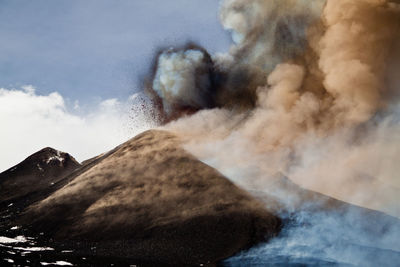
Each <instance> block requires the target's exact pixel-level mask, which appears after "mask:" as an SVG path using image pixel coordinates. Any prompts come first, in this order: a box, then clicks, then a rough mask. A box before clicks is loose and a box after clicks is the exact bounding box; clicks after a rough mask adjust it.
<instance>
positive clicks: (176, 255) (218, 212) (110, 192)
mask: <svg viewBox="0 0 400 267" xmlns="http://www.w3.org/2000/svg"><path fill="white" fill-rule="evenodd" d="M68 180H69V183H67V184H66V185H65V186H64V187H62V188H61V189H59V190H57V191H56V192H54V193H53V194H51V195H50V196H49V197H48V198H46V199H44V200H42V201H40V202H37V203H36V204H34V205H32V206H30V207H29V208H28V209H27V211H26V212H25V214H24V216H23V218H22V220H21V221H20V223H21V224H22V225H25V226H29V229H31V230H32V231H34V232H36V233H40V232H43V233H45V235H46V236H47V237H48V238H51V239H52V240H54V241H55V242H56V243H58V244H63V245H65V244H68V246H70V247H73V249H74V250H75V251H76V253H82V254H85V253H86V254H87V253H91V252H92V253H93V248H95V253H96V254H97V255H103V256H113V257H127V258H131V259H135V260H137V261H138V262H158V263H160V264H178V265H193V264H203V263H204V264H206V263H213V262H217V261H218V260H221V259H224V258H227V257H229V256H232V255H233V254H235V253H237V252H238V251H240V250H242V249H245V248H248V247H249V246H251V245H253V244H255V243H257V242H259V241H262V240H265V239H267V238H270V237H272V236H275V235H276V234H277V233H279V231H280V228H281V220H280V219H279V218H278V217H276V216H275V215H273V214H271V213H270V212H268V211H267V210H266V209H265V208H264V204H262V203H261V202H259V201H257V200H255V199H254V198H252V197H251V196H250V195H249V194H248V193H246V192H245V191H243V190H241V189H240V188H238V187H236V186H235V185H234V184H233V183H231V182H230V181H228V180H227V179H226V178H225V177H224V176H223V175H222V174H220V173H219V172H218V171H216V170H215V169H213V168H211V167H209V166H208V165H206V164H204V163H202V162H201V161H199V160H197V159H196V158H195V157H194V156H192V155H191V154H189V153H188V152H186V151H185V150H184V149H183V148H182V147H181V145H180V142H179V140H178V138H177V137H175V136H174V135H172V134H170V133H168V132H164V131H155V130H153V131H147V132H145V133H143V134H140V135H138V136H137V137H135V138H133V139H131V140H130V141H128V142H126V143H124V144H122V145H121V146H119V147H117V148H116V149H114V150H113V151H111V152H109V153H107V154H105V155H103V156H101V157H99V158H95V159H94V160H92V161H89V162H88V163H87V164H86V165H85V166H84V167H82V168H81V169H80V170H78V171H76V172H74V174H73V177H71V176H70V177H69V178H68ZM28 187H29V186H28Z"/></svg>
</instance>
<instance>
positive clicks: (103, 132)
mask: <svg viewBox="0 0 400 267" xmlns="http://www.w3.org/2000/svg"><path fill="white" fill-rule="evenodd" d="M218 8H219V1H218V0H190V1H187V0H169V1H165V0H146V1H142V0H131V1H129V0H113V1H111V0H108V1H106V0H86V1H78V0H55V1H54V0H36V1H29V0H12V1H11V0H0V40H1V42H0V51H1V52H0V124H1V125H2V128H3V130H2V131H1V132H0V149H1V151H2V152H1V154H0V171H3V170H5V169H7V168H9V167H11V166H12V165H14V164H17V163H18V162H20V161H21V160H23V159H24V158H25V157H26V156H28V155H29V154H31V153H34V152H35V151H37V150H39V149H41V148H43V147H45V146H52V147H54V148H56V149H60V150H64V151H66V152H69V153H71V154H72V155H73V156H75V157H77V159H78V160H85V159H86V158H87V157H91V156H95V155H96V154H97V153H102V152H104V151H106V150H107V149H111V148H112V147H113V146H116V145H118V144H119V143H120V142H123V141H125V140H127V139H128V138H129V137H132V135H134V134H136V133H137V132H138V131H140V130H141V129H143V128H148V127H150V126H149V124H148V122H143V119H142V118H140V116H139V118H138V116H137V115H135V114H133V115H132V114H131V113H132V105H134V104H135V101H134V99H135V97H136V93H138V92H140V91H141V80H142V78H143V77H145V75H146V74H147V72H148V70H149V68H150V66H151V63H152V60H153V56H154V53H155V51H157V50H158V49H159V48H160V47H169V46H179V45H182V44H185V43H186V42H188V41H195V42H198V43H199V44H201V45H202V46H204V47H205V48H206V49H207V50H209V51H210V52H211V53H212V54H215V53H218V52H226V51H227V50H228V49H229V46H230V44H231V39H230V36H229V33H227V32H226V31H224V30H223V29H222V26H221V25H220V23H219V19H218ZM132 117H133V119H132ZM150 124H151V123H150ZM138 125H139V126H140V127H139V126H138ZM139 128H140V129H139Z"/></svg>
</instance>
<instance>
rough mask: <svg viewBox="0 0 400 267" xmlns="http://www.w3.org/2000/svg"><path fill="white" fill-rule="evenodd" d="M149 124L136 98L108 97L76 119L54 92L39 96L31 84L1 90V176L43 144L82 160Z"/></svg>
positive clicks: (99, 152)
mask: <svg viewBox="0 0 400 267" xmlns="http://www.w3.org/2000/svg"><path fill="white" fill-rule="evenodd" d="M76 103H78V102H76ZM75 106H79V104H77V105H75ZM136 106H140V108H136ZM145 109H146V108H145ZM152 126H154V124H153V123H152V122H151V120H150V119H149V118H148V117H147V116H146V110H143V99H142V98H141V97H140V96H138V95H135V96H132V97H129V98H128V100H127V101H126V102H120V101H118V99H107V100H104V101H102V102H100V103H98V105H97V106H96V107H95V108H93V109H92V111H91V112H89V113H88V114H84V115H76V114H73V113H71V112H70V111H69V110H68V108H67V107H66V104H65V101H64V98H63V96H62V95H60V94H59V93H57V92H53V93H50V94H49V95H39V94H37V93H36V91H35V88H34V87H33V86H23V87H22V89H18V90H17V89H4V88H0V149H1V153H0V172H1V171H4V170H6V169H8V168H10V167H12V166H13V165H15V164H18V163H19V162H20V161H22V160H23V159H25V158H26V157H27V156H29V155H30V154H32V153H34V152H36V151H38V150H40V149H42V148H44V147H47V146H50V147H53V148H55V149H59V150H62V151H65V152H68V153H70V154H71V155H72V156H74V157H75V158H76V159H77V160H78V161H82V160H85V159H88V158H90V157H93V156H96V155H98V154H101V153H103V152H106V151H107V150H110V149H112V148H113V147H115V146H117V145H119V144H121V143H122V142H124V141H126V140H128V139H129V138H131V137H133V136H134V135H136V134H138V133H139V132H141V131H143V130H146V129H148V128H151V127H152Z"/></svg>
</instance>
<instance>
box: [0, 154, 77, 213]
mask: <svg viewBox="0 0 400 267" xmlns="http://www.w3.org/2000/svg"><path fill="white" fill-rule="evenodd" d="M80 166H81V165H80V164H79V163H78V162H77V161H76V160H75V159H74V158H73V157H72V156H71V155H69V154H67V153H64V152H61V151H58V150H55V149H53V148H50V147H47V148H44V149H42V150H40V151H38V152H36V153H35V154H33V155H31V156H29V157H28V158H26V159H25V160H24V161H22V162H21V163H19V164H18V165H16V166H14V167H12V168H10V169H8V170H6V171H4V172H2V173H0V205H1V206H4V205H11V204H12V205H16V202H19V201H21V200H23V202H24V203H25V204H31V203H32V202H33V201H34V200H33V197H34V195H43V193H44V191H46V190H51V188H52V187H55V185H56V184H57V183H58V182H60V181H61V180H62V179H63V178H64V177H66V176H67V175H68V174H70V173H72V172H73V171H74V170H76V169H77V168H79V167H80ZM29 199H31V201H28V200H29Z"/></svg>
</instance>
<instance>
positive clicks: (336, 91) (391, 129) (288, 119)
mask: <svg viewBox="0 0 400 267" xmlns="http://www.w3.org/2000/svg"><path fill="white" fill-rule="evenodd" d="M398 3H399V1H388V0H326V1H325V0H225V1H223V2H222V5H221V15H220V16H221V22H222V24H223V26H224V27H225V28H226V29H227V30H229V31H231V32H232V36H233V40H234V42H235V43H234V45H233V46H232V47H231V49H230V51H229V53H227V54H218V55H215V56H212V57H209V56H208V54H207V53H206V52H205V51H204V49H198V50H176V51H166V52H164V53H162V54H161V56H160V57H159V59H158V64H157V68H156V72H155V73H156V75H155V77H156V78H155V79H154V82H153V88H152V90H153V91H155V92H156V93H157V95H158V97H160V98H161V99H162V103H163V113H164V114H165V115H164V116H165V117H166V118H167V120H169V121H170V120H171V119H177V118H178V117H180V116H181V118H179V119H177V120H174V121H170V122H169V123H168V124H167V125H165V126H164V127H165V128H167V129H169V130H171V131H174V132H175V133H176V134H178V135H180V136H181V137H182V138H183V139H184V140H185V144H186V145H185V146H186V149H187V150H189V151H190V152H191V153H193V154H194V155H196V156H197V157H199V158H200V159H201V160H203V161H205V162H206V163H208V164H210V165H211V166H213V167H215V168H217V169H218V170H219V171H221V172H222V173H223V174H225V175H226V176H227V177H229V178H230V179H232V180H233V181H235V182H236V183H237V184H239V185H241V186H243V187H245V188H247V189H249V190H257V191H263V192H265V193H267V194H269V195H273V196H276V197H277V198H278V199H279V200H280V201H281V202H286V203H284V204H285V205H288V206H290V205H293V202H296V201H298V199H292V198H291V197H290V195H289V194H287V192H283V193H282V192H281V191H280V190H279V188H277V185H276V182H275V181H276V177H288V178H289V179H290V180H291V181H293V182H295V183H296V184H299V185H301V186H303V187H305V188H309V189H312V190H315V191H318V192H322V193H324V194H326V195H329V196H333V197H335V198H338V199H341V200H344V201H347V202H350V203H353V204H357V205H361V206H364V207H368V208H372V209H377V210H380V211H384V212H386V213H388V214H391V215H394V216H397V217H400V208H399V206H398V203H399V200H400V198H399V196H400V179H399V175H398V174H399V173H400V167H399V165H398V164H397V162H398V160H399V159H400V105H399V103H398V100H399V96H400V95H399V88H400V76H399V71H400V54H399V51H400V50H399V48H400V34H399V28H400V5H399V4H398ZM164 75H167V76H168V77H163V76H164ZM170 75H171V76H170ZM161 80H162V81H161ZM161 84H162V85H161ZM186 106H188V107H191V108H193V109H194V110H196V111H197V112H196V113H194V114H192V115H190V116H185V115H187V114H188V113H184V112H181V111H180V109H181V108H182V107H186ZM176 107H178V108H176ZM171 113H174V115H173V116H170V115H169V114H171ZM278 184H279V183H278ZM334 220H336V218H335V219H334ZM317 221H318V220H316V221H314V222H312V223H315V222H317ZM339 221H340V220H339ZM336 227H337V226H336ZM386 234H388V235H391V234H393V235H396V236H399V235H400V231H398V230H396V232H395V233H393V232H390V231H388V232H387V233H386ZM396 244H398V243H396ZM389 247H391V246H389ZM349 262H351V263H354V262H352V261H349Z"/></svg>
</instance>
